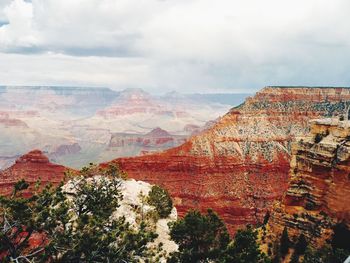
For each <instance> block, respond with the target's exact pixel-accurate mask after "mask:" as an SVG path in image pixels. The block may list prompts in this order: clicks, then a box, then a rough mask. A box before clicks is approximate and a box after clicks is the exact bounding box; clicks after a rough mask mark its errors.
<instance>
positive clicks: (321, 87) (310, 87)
mask: <svg viewBox="0 0 350 263" xmlns="http://www.w3.org/2000/svg"><path fill="white" fill-rule="evenodd" d="M266 88H288V89H290V88H292V89H293V88H299V89H350V86H349V87H341V86H266Z"/></svg>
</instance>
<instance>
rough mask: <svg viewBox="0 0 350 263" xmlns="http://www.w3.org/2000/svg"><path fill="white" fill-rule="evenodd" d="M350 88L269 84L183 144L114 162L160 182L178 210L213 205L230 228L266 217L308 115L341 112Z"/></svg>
mask: <svg viewBox="0 0 350 263" xmlns="http://www.w3.org/2000/svg"><path fill="white" fill-rule="evenodd" d="M347 102H350V89H347V88H305V87H292V88H284V87H266V88H264V89H262V90H261V91H260V92H258V93H257V94H256V95H255V96H254V97H251V98H248V99H247V100H246V102H245V103H243V104H242V105H240V106H238V107H236V108H233V109H232V110H231V111H230V112H229V113H228V114H226V115H225V116H223V117H222V118H221V119H219V120H218V121H217V122H216V124H215V125H214V126H213V127H212V128H210V129H208V130H206V131H204V132H203V133H201V134H199V135H197V136H194V137H192V138H191V139H190V140H189V141H188V142H186V143H184V144H183V145H181V146H180V147H177V148H174V149H170V150H167V151H165V152H163V153H159V154H154V155H148V156H142V157H137V158H122V159H117V160H115V162H117V163H119V164H120V165H121V167H122V168H123V169H124V170H125V171H127V172H128V174H129V176H130V177H133V178H136V179H139V180H144V181H148V182H151V183H156V184H160V185H163V186H164V187H166V188H167V189H169V191H170V192H171V194H172V195H173V196H174V197H175V201H176V204H177V209H178V212H179V214H180V215H183V214H184V212H185V211H187V210H188V209H190V208H199V209H205V208H207V207H212V208H213V209H215V210H216V211H217V212H218V213H219V214H220V215H221V216H222V217H223V218H224V220H225V221H226V223H228V225H229V226H230V228H231V230H233V231H234V229H236V228H237V227H241V226H242V225H244V224H247V223H256V222H257V221H261V220H262V218H263V216H264V214H265V212H266V211H267V210H268V209H269V208H271V206H272V203H273V201H274V200H276V199H279V198H281V197H282V194H283V193H284V192H285V190H286V189H287V182H288V171H289V162H290V153H291V142H292V141H293V140H294V138H295V137H296V136H301V135H305V134H306V133H307V132H308V130H309V128H308V121H309V120H310V119H314V118H316V117H329V116H335V115H339V114H341V113H343V112H344V109H345V108H346V103H347Z"/></svg>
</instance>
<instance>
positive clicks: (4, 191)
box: [0, 150, 66, 195]
mask: <svg viewBox="0 0 350 263" xmlns="http://www.w3.org/2000/svg"><path fill="white" fill-rule="evenodd" d="M65 171H66V168H65V167H64V166H62V165H57V164H53V163H50V161H49V159H48V158H47V157H46V156H45V155H44V154H43V153H42V152H41V151H40V150H33V151H31V152H29V153H27V154H25V155H23V156H22V157H20V158H18V159H17V160H16V163H15V164H14V165H12V166H11V167H10V168H7V169H6V170H4V171H1V172H0V195H9V194H11V192H12V191H13V186H14V184H15V183H16V182H17V181H19V180H21V179H25V180H26V181H27V182H28V183H29V184H30V185H31V187H33V186H34V184H35V183H36V182H37V181H38V180H40V181H41V183H42V185H46V184H48V183H52V184H54V185H57V184H58V183H60V182H61V181H62V180H63V178H64V172H65Z"/></svg>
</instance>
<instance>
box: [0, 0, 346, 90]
mask: <svg viewBox="0 0 350 263" xmlns="http://www.w3.org/2000/svg"><path fill="white" fill-rule="evenodd" d="M349 10H350V1H349V0H307V1H305V0H263V1H262V0H215V1H214V0H32V1H30V0H0V84H4V85H70V86H71V85H74V86H107V87H111V88H114V89H123V88H128V87H139V88H143V89H145V90H148V91H150V92H154V93H156V92H161V93H163V92H167V91H171V90H177V91H180V92H227V91H231V92H247V91H255V90H257V89H259V88H261V87H263V86H267V85H320V86H350V74H349V69H350V19H349Z"/></svg>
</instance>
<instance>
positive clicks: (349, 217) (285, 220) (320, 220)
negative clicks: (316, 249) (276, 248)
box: [270, 119, 350, 246]
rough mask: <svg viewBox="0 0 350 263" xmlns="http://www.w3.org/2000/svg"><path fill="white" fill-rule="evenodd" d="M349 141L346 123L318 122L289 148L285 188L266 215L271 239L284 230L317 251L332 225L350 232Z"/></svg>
mask: <svg viewBox="0 0 350 263" xmlns="http://www.w3.org/2000/svg"><path fill="white" fill-rule="evenodd" d="M349 138H350V123H349V121H339V120H338V119H323V120H315V121H312V122H311V132H310V134H308V135H307V136H306V137H302V138H301V139H300V140H298V141H297V142H296V143H294V144H293V147H292V159H291V169H290V182H289V187H288V190H287V192H286V194H285V196H284V198H283V201H282V202H281V203H276V205H275V208H274V211H273V213H272V214H271V219H270V226H271V229H272V232H273V233H275V234H276V233H277V235H278V234H279V233H281V232H282V230H283V228H284V227H287V228H288V230H289V235H290V236H291V237H292V238H294V239H296V238H297V237H298V235H299V234H300V233H303V234H304V235H305V236H307V237H308V239H309V240H310V241H311V242H312V243H313V244H314V245H316V246H322V245H324V243H325V240H326V239H327V238H328V237H329V235H330V234H331V233H332V231H331V228H332V226H333V225H334V224H335V223H337V222H344V223H346V224H348V226H350V204H349V203H348V200H349V196H350V177H349V174H350V139H349Z"/></svg>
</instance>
